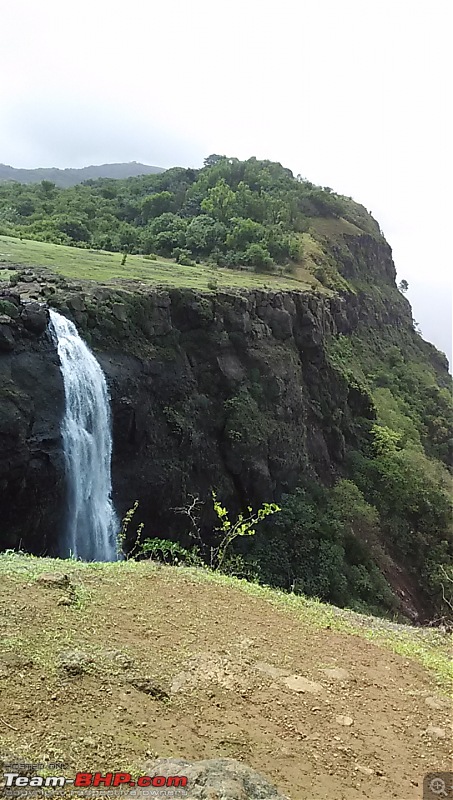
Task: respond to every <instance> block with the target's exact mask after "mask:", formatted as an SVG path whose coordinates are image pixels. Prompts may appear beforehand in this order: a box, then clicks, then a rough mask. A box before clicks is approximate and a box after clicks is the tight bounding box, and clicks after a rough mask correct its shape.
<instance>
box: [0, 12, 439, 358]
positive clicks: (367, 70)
mask: <svg viewBox="0 0 453 800" xmlns="http://www.w3.org/2000/svg"><path fill="white" fill-rule="evenodd" d="M452 9H453V4H452V2H451V0H429V2H421V0H379V2H378V0H374V1H373V2H371V1H370V0H341V2H339V0H316V1H315V2H305V0H278V2H266V0H264V1H263V0H260V2H258V0H241V1H240V2H237V1H236V0H228V2H227V1H226V0H214V2H213V0H191V2H185V1H184V0H181V1H178V2H177V1H176V0H161V2H159V3H157V2H153V0H146V1H145V0H128V2H126V3H121V4H119V3H118V4H116V3H112V2H111V0H108V2H107V0H90V1H89V2H88V1H87V0H77V2H74V0H66V2H64V3H63V2H61V0H58V2H57V0H40V2H39V3H37V2H36V0H21V2H20V3H13V2H11V0H0V11H1V19H2V43H1V47H0V162H3V163H7V164H11V165H12V166H15V167H38V166H49V167H50V166H57V167H69V166H71V167H81V166H85V165H87V164H99V163H105V162H110V161H143V162H145V163H148V164H155V165H158V166H162V167H170V166H173V165H182V166H188V165H190V166H195V167H197V166H201V165H202V161H203V158H204V157H205V156H207V155H209V154H210V153H221V154H226V155H229V156H237V157H238V158H241V159H242V158H248V157H250V156H252V155H256V156H257V157H258V158H269V159H272V160H276V161H280V162H281V163H282V164H283V165H284V166H287V167H290V169H292V170H293V172H294V173H295V174H297V173H300V174H302V175H303V176H304V177H307V178H309V179H310V180H312V181H313V182H315V183H318V184H321V185H328V186H331V187H332V188H333V189H335V191H338V192H341V193H343V194H346V195H351V196H352V197H354V199H356V200H358V201H359V202H361V203H363V204H364V205H365V206H366V207H367V208H368V210H370V211H372V213H373V216H375V217H376V218H377V219H378V221H379V222H380V224H381V228H382V229H383V231H384V234H385V235H386V237H387V239H388V241H389V243H390V245H391V246H392V247H393V252H394V258H395V263H396V267H397V270H398V277H399V278H405V279H406V280H407V281H408V282H409V287H410V289H409V299H410V300H411V302H412V303H413V308H414V316H415V318H416V319H417V320H418V322H419V323H420V326H421V329H422V331H423V334H424V337H425V338H427V339H429V340H431V341H433V342H434V343H435V344H436V345H437V346H438V347H439V348H440V349H441V350H443V351H444V352H447V354H448V355H449V357H450V361H451V278H450V275H449V273H450V271H451V267H452V264H453V259H452V256H453V252H452V219H453V206H452V199H451V198H452V180H453V164H452V155H451V150H452V142H453V130H452V116H453V114H452V111H453V109H452V102H451V97H452V94H453V85H452V75H453V70H452V66H453V65H452V60H451V56H450V55H449V53H450V51H451V49H452Z"/></svg>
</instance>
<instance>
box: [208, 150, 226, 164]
mask: <svg viewBox="0 0 453 800" xmlns="http://www.w3.org/2000/svg"><path fill="white" fill-rule="evenodd" d="M224 158H226V156H219V155H217V154H216V153H212V155H210V156H208V157H207V158H205V160H204V161H203V164H204V166H205V167H215V165H216V164H218V163H219V161H223V159H224Z"/></svg>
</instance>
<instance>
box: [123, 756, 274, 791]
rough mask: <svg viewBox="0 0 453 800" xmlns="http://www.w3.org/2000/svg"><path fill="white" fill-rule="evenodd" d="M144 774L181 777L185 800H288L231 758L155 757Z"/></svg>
mask: <svg viewBox="0 0 453 800" xmlns="http://www.w3.org/2000/svg"><path fill="white" fill-rule="evenodd" d="M144 774H146V775H149V776H151V777H154V776H163V777H165V778H169V777H170V776H171V777H175V776H177V775H181V776H185V777H186V778H187V788H186V789H185V791H184V798H185V800H214V798H215V800H289V798H288V797H287V796H285V795H282V794H280V792H279V791H277V789H276V788H275V786H272V784H270V783H269V781H267V780H266V778H264V777H263V775H260V774H259V772H255V770H253V769H251V768H250V767H247V766H246V764H242V763H241V762H240V761H235V760H234V759H232V758H212V759H208V760H206V761H185V760H184V759H179V758H158V759H157V760H156V761H153V762H152V763H149V764H147V765H146V766H145V768H144ZM126 796H127V795H126Z"/></svg>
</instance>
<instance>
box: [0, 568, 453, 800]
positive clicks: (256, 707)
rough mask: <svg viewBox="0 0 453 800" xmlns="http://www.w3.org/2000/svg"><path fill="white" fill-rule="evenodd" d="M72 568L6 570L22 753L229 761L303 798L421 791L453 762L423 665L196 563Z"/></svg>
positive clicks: (104, 763)
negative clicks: (212, 575)
mask: <svg viewBox="0 0 453 800" xmlns="http://www.w3.org/2000/svg"><path fill="white" fill-rule="evenodd" d="M47 563H49V562H47ZM56 563H58V562H56ZM61 569H62V568H61V562H60V564H59V566H58V570H59V571H60V572H61ZM47 570H48V567H47ZM66 572H67V574H68V575H69V576H70V583H69V585H65V582H64V581H63V582H62V583H61V585H60V584H59V583H58V579H57V581H56V583H55V582H54V581H52V579H51V578H46V575H44V577H43V576H39V574H37V573H35V572H33V569H32V567H30V571H29V572H27V571H26V570H23V571H22V572H16V573H8V572H6V573H4V574H1V576H0V581H1V583H0V697H1V703H0V755H1V756H2V757H3V758H4V760H6V762H7V763H9V761H11V760H24V761H36V760H38V761H44V762H46V761H62V762H64V763H65V764H66V765H67V766H66V768H65V769H64V770H63V772H62V771H61V770H60V771H59V772H57V774H64V773H66V774H67V775H68V776H70V777H73V775H74V773H75V772H76V771H77V770H84V771H85V770H87V771H101V772H107V771H112V770H115V769H121V770H126V771H131V770H133V771H135V772H136V773H140V772H142V771H143V766H144V764H146V762H147V761H148V762H149V761H150V759H151V758H154V757H157V756H159V757H170V756H173V757H179V758H186V759H190V760H192V759H206V758H219V757H228V758H235V759H239V760H242V761H244V762H245V763H247V764H248V765H249V766H251V767H253V768H254V769H256V770H258V771H259V772H261V773H262V774H263V775H264V776H266V777H267V778H268V779H269V780H270V781H271V782H272V783H274V784H275V785H276V786H277V787H278V788H279V789H280V791H282V793H283V794H286V795H288V797H290V798H291V800H327V798H328V800H343V799H344V800H356V798H373V799H374V798H375V799H376V800H378V798H379V799H382V800H389V798H398V799H399V800H409V799H410V800H412V798H414V800H415V798H417V799H420V798H421V797H422V786H423V776H424V775H425V774H426V773H427V772H431V771H435V770H446V769H449V768H451V764H452V749H453V747H452V740H451V706H450V703H449V700H448V698H447V696H446V694H445V693H444V690H441V689H440V688H439V687H438V685H437V683H436V680H435V678H434V676H433V675H432V674H431V673H430V672H428V671H427V670H426V669H425V668H424V667H422V666H421V664H419V663H417V662H416V661H414V660H412V659H410V658H406V657H403V656H400V655H396V654H395V653H394V652H392V651H390V650H389V649H386V648H384V647H382V646H378V645H377V644H373V643H372V642H370V641H367V640H366V639H364V638H362V637H361V636H358V635H351V634H347V633H339V632H337V631H335V630H332V629H326V628H322V627H316V626H314V625H313V624H312V622H307V621H306V620H305V621H304V619H300V618H298V617H297V615H295V614H292V613H291V612H289V611H287V610H285V609H283V608H278V607H276V606H275V605H272V604H271V603H269V602H267V601H266V599H264V598H260V597H254V596H251V595H249V594H246V593H245V592H244V591H242V590H241V589H240V588H239V587H238V588H235V587H234V586H224V585H217V584H214V583H211V582H208V581H203V580H201V581H200V580H197V579H196V578H195V577H194V576H193V575H191V574H190V573H186V571H185V570H184V569H174V568H173V569H171V568H166V567H161V568H158V567H156V566H150V567H149V569H141V570H140V571H137V574H134V573H132V572H131V571H130V570H129V571H128V570H124V572H121V570H120V569H117V570H116V571H113V570H110V571H109V570H105V571H104V570H103V569H101V568H99V570H95V569H90V570H88V569H87V570H82V569H74V570H73V571H71V568H70V567H68V569H67V570H66ZM1 771H2V770H0V772H1ZM50 772H52V770H50ZM0 791H1V790H0ZM3 791H4V793H5V797H7V790H6V789H4V790H3ZM2 796H3V795H2ZM52 796H53V797H56V796H57V793H56V792H55V793H54V794H53V795H52ZM65 796H74V797H76V796H77V793H76V792H75V790H73V794H72V795H65ZM104 796H105V795H104Z"/></svg>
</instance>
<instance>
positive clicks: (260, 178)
mask: <svg viewBox="0 0 453 800" xmlns="http://www.w3.org/2000/svg"><path fill="white" fill-rule="evenodd" d="M317 217H327V218H332V219H336V218H339V217H342V218H344V219H346V220H349V221H350V222H351V223H354V224H355V225H358V226H359V227H360V226H361V225H362V226H364V229H366V230H368V232H371V233H373V235H379V227H378V226H377V224H376V223H374V221H373V220H371V218H370V217H369V216H367V215H366V213H365V210H364V209H363V208H362V207H361V206H359V205H357V204H355V203H353V202H352V201H351V200H347V199H346V198H341V197H339V196H338V195H335V194H334V193H333V192H332V191H331V190H330V189H322V188H321V187H318V186H314V185H313V184H312V183H310V182H308V181H303V180H301V179H300V178H294V176H293V174H292V173H291V172H290V170H287V169H284V168H283V167H282V166H281V165H280V164H275V163H272V162H269V161H257V160H256V159H255V158H251V159H249V160H248V161H244V162H241V161H238V160H237V159H232V158H226V157H220V156H212V157H210V158H209V159H207V160H206V166H205V167H204V168H203V169H201V170H194V169H182V168H174V169H170V170H167V171H166V172H163V173H161V174H157V175H146V176H141V177H136V178H130V179H127V180H117V181H115V180H109V179H100V180H97V181H93V180H91V181H86V182H85V183H84V184H83V185H77V186H73V187H71V188H67V189H59V188H57V187H56V186H55V184H53V183H52V182H50V181H47V180H43V181H42V182H41V183H40V184H37V185H23V184H20V183H3V184H2V183H0V233H2V234H4V235H11V236H20V237H24V238H30V239H37V240H40V241H45V242H53V243H56V244H69V245H76V246H78V247H89V248H94V249H104V250H112V251H121V250H127V252H130V253H141V254H145V255H146V254H153V253H157V254H159V255H162V256H172V257H174V258H176V259H177V260H178V261H179V262H180V263H182V264H190V263H192V262H193V261H194V260H206V259H209V260H211V261H212V262H213V263H215V264H217V265H219V266H239V265H241V266H244V267H247V266H249V267H254V268H256V269H258V270H263V271H266V270H269V269H271V268H272V266H273V265H274V264H278V265H288V266H290V265H291V264H295V263H300V262H301V261H302V259H303V250H304V239H303V233H304V231H307V229H308V227H309V222H310V219H313V218H317ZM323 269H325V267H323Z"/></svg>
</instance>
